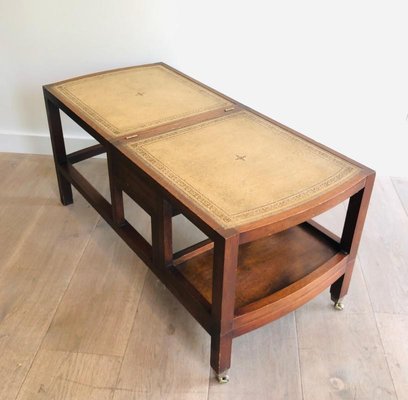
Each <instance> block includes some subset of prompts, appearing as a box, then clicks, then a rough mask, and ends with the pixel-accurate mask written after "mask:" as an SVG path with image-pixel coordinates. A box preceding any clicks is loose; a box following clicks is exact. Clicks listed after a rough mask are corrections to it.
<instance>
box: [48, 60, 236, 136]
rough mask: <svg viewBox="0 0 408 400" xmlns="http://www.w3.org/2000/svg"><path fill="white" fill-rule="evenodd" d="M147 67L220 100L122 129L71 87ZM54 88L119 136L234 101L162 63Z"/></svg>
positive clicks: (108, 73) (108, 130)
mask: <svg viewBox="0 0 408 400" xmlns="http://www.w3.org/2000/svg"><path fill="white" fill-rule="evenodd" d="M147 69H160V70H162V71H163V72H165V73H167V74H169V75H170V76H171V77H172V78H174V79H176V80H178V81H179V82H180V83H182V84H184V85H186V86H190V87H191V88H194V89H197V90H199V91H200V92H201V93H202V94H203V95H204V96H207V97H209V98H213V99H214V100H218V101H217V102H215V103H214V105H213V106H207V107H198V108H195V109H193V110H191V111H187V112H183V113H179V114H175V115H172V116H169V117H164V118H158V119H155V120H153V121H150V122H149V123H144V124H135V126H132V127H130V128H128V129H124V130H120V129H119V128H118V127H117V126H115V125H113V124H111V123H110V122H109V121H107V120H106V119H105V118H103V116H101V115H100V114H98V113H97V112H96V111H95V110H94V109H93V108H91V107H90V106H88V105H87V104H86V103H84V102H83V101H82V100H81V99H79V98H78V97H76V96H75V95H74V94H73V93H72V92H70V90H69V89H70V87H72V86H75V85H78V84H81V83H83V82H84V81H86V80H94V79H98V78H99V77H102V76H109V75H117V74H126V73H134V72H135V71H140V72H143V71H145V70H147ZM54 90H56V91H57V92H59V93H60V94H61V95H62V96H63V97H65V98H66V99H67V100H69V101H70V102H71V103H72V104H74V105H75V106H76V107H78V108H79V109H80V110H81V111H82V112H83V113H85V114H86V115H87V116H88V117H89V118H90V119H92V120H93V121H95V122H96V123H98V124H99V125H100V126H102V127H103V128H104V129H105V130H106V131H107V132H108V133H109V134H111V135H113V136H118V135H126V134H129V133H133V132H137V131H139V130H141V129H144V128H149V127H151V126H157V125H160V124H163V123H167V122H171V121H175V120H177V119H181V118H184V117H189V116H192V115H195V114H200V113H203V112H206V111H212V110H215V109H217V108H222V107H227V106H229V105H231V104H232V103H231V102H229V101H228V100H225V99H224V98H223V97H221V96H219V95H217V94H215V93H212V92H211V91H210V90H208V89H206V88H205V87H203V86H201V85H199V84H197V83H195V82H193V81H190V80H189V79H187V78H184V77H183V76H181V75H179V74H177V73H176V72H174V71H171V70H170V69H168V68H165V67H164V66H162V65H152V66H148V67H134V68H126V69H125V70H118V71H111V72H103V73H101V74H98V75H94V76H89V77H84V78H79V79H75V80H71V81H69V82H65V83H62V84H60V85H56V86H54Z"/></svg>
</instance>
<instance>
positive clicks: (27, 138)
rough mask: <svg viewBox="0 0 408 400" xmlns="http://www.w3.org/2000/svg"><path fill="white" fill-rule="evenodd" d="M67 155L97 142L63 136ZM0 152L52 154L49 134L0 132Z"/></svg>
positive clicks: (88, 138)
mask: <svg viewBox="0 0 408 400" xmlns="http://www.w3.org/2000/svg"><path fill="white" fill-rule="evenodd" d="M64 138H65V146H66V148H67V153H71V152H73V151H76V150H79V149H82V148H84V147H88V146H92V145H93V144H96V143H97V142H96V141H95V140H94V139H93V138H91V137H86V136H83V137H82V136H76V135H69V134H68V135H65V136H64ZM0 152H7V153H31V154H52V150H51V140H50V136H49V134H45V133H44V134H41V133H38V134H34V133H25V132H20V133H19V132H12V133H10V132H4V131H0Z"/></svg>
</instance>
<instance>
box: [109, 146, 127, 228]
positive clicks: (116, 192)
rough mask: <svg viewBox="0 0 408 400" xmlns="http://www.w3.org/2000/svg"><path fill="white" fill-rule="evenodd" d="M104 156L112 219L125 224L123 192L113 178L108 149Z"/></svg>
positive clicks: (113, 171)
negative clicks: (106, 161)
mask: <svg viewBox="0 0 408 400" xmlns="http://www.w3.org/2000/svg"><path fill="white" fill-rule="evenodd" d="M106 156H107V159H108V173H109V188H110V195H111V204H112V219H113V221H114V223H115V224H116V225H117V226H122V225H124V224H125V222H126V220H125V210H124V206H123V192H122V188H121V187H120V186H119V185H118V184H117V183H116V178H115V175H116V174H115V163H114V162H113V156H112V153H111V151H110V150H107V152H106Z"/></svg>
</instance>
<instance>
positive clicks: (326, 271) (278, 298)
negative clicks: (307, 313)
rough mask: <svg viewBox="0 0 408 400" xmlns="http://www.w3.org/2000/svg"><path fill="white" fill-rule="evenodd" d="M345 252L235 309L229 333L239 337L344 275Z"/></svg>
mask: <svg viewBox="0 0 408 400" xmlns="http://www.w3.org/2000/svg"><path fill="white" fill-rule="evenodd" d="M347 262H348V255H346V254H343V253H336V254H335V255H334V256H333V257H331V258H330V259H329V260H328V261H327V262H325V263H324V264H322V265H321V266H320V267H318V268H317V269H316V270H314V271H313V272H311V273H310V274H308V275H306V276H305V277H304V278H302V279H300V280H298V281H296V282H294V283H292V284H291V285H289V286H287V287H285V288H283V289H281V290H279V291H278V292H275V293H273V294H271V295H270V296H267V297H265V298H263V299H261V300H259V301H256V302H254V303H251V304H248V305H246V306H244V307H241V308H239V309H237V310H236V312H235V318H234V324H233V335H234V337H236V336H240V335H242V334H244V333H247V332H249V331H251V330H253V329H256V328H259V327H260V326H263V325H265V324H267V323H269V322H272V321H274V320H275V319H278V318H280V317H282V316H283V315H286V314H288V313H289V312H291V311H293V310H295V309H297V308H299V307H300V306H302V305H303V304H305V303H306V302H308V301H309V300H311V299H312V298H313V297H315V296H317V295H318V294H320V293H321V292H322V291H323V290H324V289H326V288H327V287H328V286H330V285H331V284H332V283H333V282H335V281H336V280H337V279H338V278H340V276H341V275H343V274H344V272H345V269H346V266H347Z"/></svg>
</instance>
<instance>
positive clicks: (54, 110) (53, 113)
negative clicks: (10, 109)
mask: <svg viewBox="0 0 408 400" xmlns="http://www.w3.org/2000/svg"><path fill="white" fill-rule="evenodd" d="M45 108H46V110H47V118H48V127H49V130H50V136H51V144H52V151H53V154H54V163H55V170H56V173H57V180H58V188H59V192H60V198H61V203H62V204H63V205H64V206H66V205H68V204H71V203H72V202H73V198H72V188H71V184H70V183H69V181H68V180H67V179H65V177H64V176H63V175H62V174H61V171H60V168H59V166H60V165H64V164H67V162H68V160H67V154H66V151H65V143H64V136H63V132H62V125H61V117H60V112H59V108H58V107H57V106H56V105H55V104H54V103H52V102H51V101H50V100H48V99H47V98H45Z"/></svg>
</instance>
